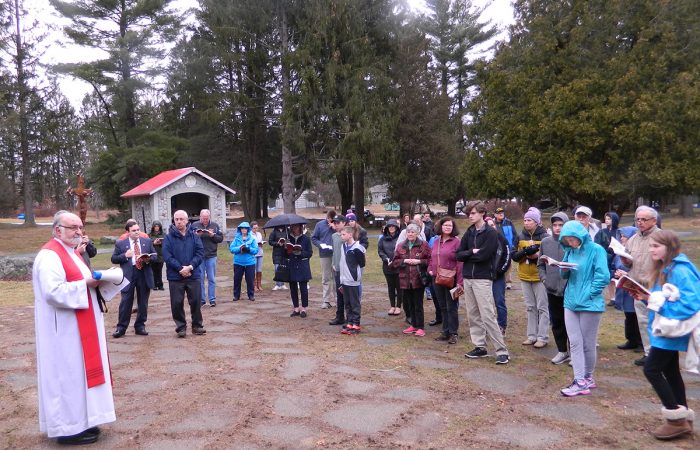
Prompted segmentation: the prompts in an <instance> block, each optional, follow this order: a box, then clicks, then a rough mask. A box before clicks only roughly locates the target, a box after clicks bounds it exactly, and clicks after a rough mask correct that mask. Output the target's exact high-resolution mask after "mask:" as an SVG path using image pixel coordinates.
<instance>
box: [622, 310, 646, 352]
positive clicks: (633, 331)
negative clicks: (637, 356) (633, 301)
mask: <svg viewBox="0 0 700 450" xmlns="http://www.w3.org/2000/svg"><path fill="white" fill-rule="evenodd" d="M625 339H627V341H628V342H629V343H631V344H632V345H636V346H637V347H639V346H641V345H642V335H641V334H640V333H639V322H637V313H636V312H634V311H632V312H626V313H625Z"/></svg>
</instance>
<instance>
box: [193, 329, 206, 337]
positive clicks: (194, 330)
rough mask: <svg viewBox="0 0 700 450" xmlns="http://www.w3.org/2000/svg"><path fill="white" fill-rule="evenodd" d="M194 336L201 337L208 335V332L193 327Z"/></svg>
mask: <svg viewBox="0 0 700 450" xmlns="http://www.w3.org/2000/svg"><path fill="white" fill-rule="evenodd" d="M192 334H196V335H197V336H201V335H203V334H207V330H205V329H204V328H195V327H192Z"/></svg>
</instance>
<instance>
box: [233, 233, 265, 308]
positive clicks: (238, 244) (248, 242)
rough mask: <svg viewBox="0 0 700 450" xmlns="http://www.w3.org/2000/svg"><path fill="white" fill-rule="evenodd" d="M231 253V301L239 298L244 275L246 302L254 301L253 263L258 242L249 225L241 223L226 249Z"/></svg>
mask: <svg viewBox="0 0 700 450" xmlns="http://www.w3.org/2000/svg"><path fill="white" fill-rule="evenodd" d="M228 249H229V251H230V252H231V253H233V301H234V302H237V301H238V300H239V299H240V298H241V284H242V283H241V282H242V281H243V275H245V285H246V288H247V291H248V292H247V294H248V300H250V301H255V284H254V281H253V280H254V279H255V263H256V255H257V254H258V241H257V239H255V235H254V234H253V233H251V232H250V224H249V223H248V222H241V224H240V225H238V229H237V230H236V237H235V238H234V239H233V242H231V245H229V247H228Z"/></svg>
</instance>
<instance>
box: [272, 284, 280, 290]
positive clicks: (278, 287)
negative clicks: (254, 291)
mask: <svg viewBox="0 0 700 450" xmlns="http://www.w3.org/2000/svg"><path fill="white" fill-rule="evenodd" d="M280 289H282V286H277V285H275V287H273V288H272V290H273V291H279V290H280Z"/></svg>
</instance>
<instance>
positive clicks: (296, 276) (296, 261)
mask: <svg viewBox="0 0 700 450" xmlns="http://www.w3.org/2000/svg"><path fill="white" fill-rule="evenodd" d="M289 242H291V243H292V244H297V245H301V252H300V253H299V254H298V255H295V254H294V253H292V254H291V255H287V254H286V252H285V257H286V258H287V266H288V267H289V281H309V280H310V279H311V264H309V258H311V256H312V255H313V254H314V250H313V247H312V246H311V239H309V237H308V236H307V235H305V234H302V235H301V236H298V237H296V238H295V237H294V236H290V237H289Z"/></svg>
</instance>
